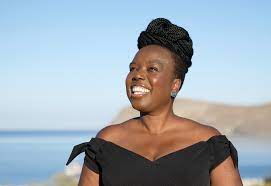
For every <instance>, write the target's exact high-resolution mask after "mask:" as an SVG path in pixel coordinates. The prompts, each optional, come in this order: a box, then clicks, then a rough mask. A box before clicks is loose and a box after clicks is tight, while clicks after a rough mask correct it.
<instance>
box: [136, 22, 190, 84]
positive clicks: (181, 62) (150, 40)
mask: <svg viewBox="0 0 271 186" xmlns="http://www.w3.org/2000/svg"><path fill="white" fill-rule="evenodd" d="M152 44H156V45H160V46H162V47H164V48H167V49H169V50H170V51H171V52H172V55H173V58H174V61H175V76H176V78H179V79H181V81H182V84H183V81H184V79H185V74H186V73H187V72H188V68H189V67H190V66H191V65H192V61H191V58H192V56H193V42H192V40H191V38H190V36H189V34H188V32H187V31H186V30H185V29H184V28H182V27H179V26H177V25H175V24H172V23H171V22H170V21H169V20H167V19H165V18H156V19H154V20H152V21H151V22H150V23H149V25H148V26H147V29H146V30H145V31H142V32H141V33H140V35H139V37H138V40H137V47H138V49H141V48H143V47H144V46H147V45H152ZM181 86H182V85H181ZM181 86H180V88H181Z"/></svg>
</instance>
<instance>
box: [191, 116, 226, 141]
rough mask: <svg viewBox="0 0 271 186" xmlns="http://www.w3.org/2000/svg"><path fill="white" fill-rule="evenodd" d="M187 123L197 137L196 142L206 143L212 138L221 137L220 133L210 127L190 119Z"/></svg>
mask: <svg viewBox="0 0 271 186" xmlns="http://www.w3.org/2000/svg"><path fill="white" fill-rule="evenodd" d="M188 122H190V124H191V129H192V130H193V131H194V135H195V136H197V138H198V140H204V141H206V140H208V139H209V138H210V137H212V136H216V135H221V132H220V131H219V130H218V129H217V128H215V127H213V126H211V125H206V124H202V123H199V122H197V121H194V120H190V119H188Z"/></svg>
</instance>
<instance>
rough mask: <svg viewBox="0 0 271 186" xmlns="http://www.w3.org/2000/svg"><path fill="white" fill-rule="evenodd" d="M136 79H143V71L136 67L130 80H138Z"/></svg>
mask: <svg viewBox="0 0 271 186" xmlns="http://www.w3.org/2000/svg"><path fill="white" fill-rule="evenodd" d="M138 79H144V73H143V72H142V70H141V69H138V70H136V71H135V73H134V75H133V77H132V80H138Z"/></svg>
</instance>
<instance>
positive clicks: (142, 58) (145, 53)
mask: <svg viewBox="0 0 271 186" xmlns="http://www.w3.org/2000/svg"><path fill="white" fill-rule="evenodd" d="M172 59H173V56H172V53H171V51H169V50H168V49H166V48H163V47H161V46H158V45H148V46H146V47H143V48H141V49H140V50H139V51H138V52H137V53H136V55H135V57H134V59H133V61H132V63H138V62H148V63H157V64H160V65H161V64H165V63H169V62H170V61H172Z"/></svg>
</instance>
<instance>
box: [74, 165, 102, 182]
mask: <svg viewBox="0 0 271 186" xmlns="http://www.w3.org/2000/svg"><path fill="white" fill-rule="evenodd" d="M90 185H91V186H99V174H97V173H95V172H93V171H92V170H90V169H88V168H87V167H86V166H85V165H83V168H82V172H81V175H80V179H79V183H78V186H90Z"/></svg>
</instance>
